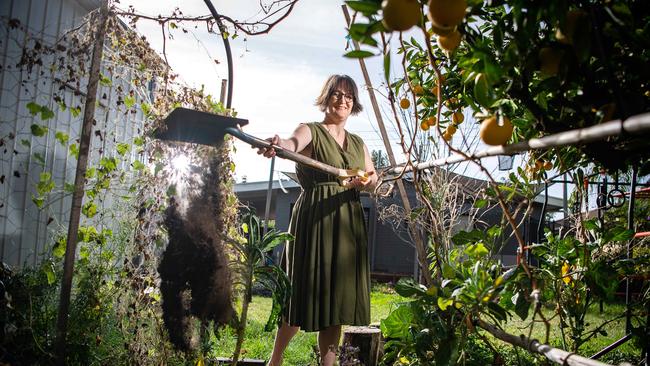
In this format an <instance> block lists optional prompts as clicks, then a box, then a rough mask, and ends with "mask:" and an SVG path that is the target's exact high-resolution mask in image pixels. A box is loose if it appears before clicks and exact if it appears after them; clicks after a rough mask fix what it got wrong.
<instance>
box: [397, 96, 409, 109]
mask: <svg viewBox="0 0 650 366" xmlns="http://www.w3.org/2000/svg"><path fill="white" fill-rule="evenodd" d="M399 106H400V107H402V109H408V108H409V107H410V106H411V101H410V100H408V99H406V98H402V100H400V101H399Z"/></svg>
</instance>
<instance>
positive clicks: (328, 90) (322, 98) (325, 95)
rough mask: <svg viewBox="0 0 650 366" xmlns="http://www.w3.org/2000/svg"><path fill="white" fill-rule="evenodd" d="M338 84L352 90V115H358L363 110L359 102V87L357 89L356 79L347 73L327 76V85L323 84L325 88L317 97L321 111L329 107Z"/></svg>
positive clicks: (317, 103) (317, 104)
mask: <svg viewBox="0 0 650 366" xmlns="http://www.w3.org/2000/svg"><path fill="white" fill-rule="evenodd" d="M337 86H343V87H344V88H346V89H349V90H350V91H352V97H353V101H352V115H356V114H358V113H359V112H361V111H362V110H363V106H362V105H361V103H359V89H357V84H356V83H355V82H354V80H353V79H352V78H351V77H349V76H347V75H332V76H330V77H329V78H327V81H326V82H325V85H323V90H321V92H320V95H319V96H318V98H316V104H315V105H316V106H318V109H320V110H321V112H325V110H326V109H327V104H328V103H329V101H330V98H331V97H332V93H334V92H335V91H336V87H337Z"/></svg>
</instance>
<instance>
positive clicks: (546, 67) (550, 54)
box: [539, 47, 564, 76]
mask: <svg viewBox="0 0 650 366" xmlns="http://www.w3.org/2000/svg"><path fill="white" fill-rule="evenodd" d="M563 53H564V52H563V51H562V50H559V49H556V48H552V47H544V48H542V49H541V50H539V70H540V71H541V72H542V74H544V75H547V76H555V75H557V73H558V71H559V70H560V63H561V61H562V55H563Z"/></svg>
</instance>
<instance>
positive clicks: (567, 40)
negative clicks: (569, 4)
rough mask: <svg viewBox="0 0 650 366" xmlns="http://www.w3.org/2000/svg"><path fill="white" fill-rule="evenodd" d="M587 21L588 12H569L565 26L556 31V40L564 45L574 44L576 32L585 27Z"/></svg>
mask: <svg viewBox="0 0 650 366" xmlns="http://www.w3.org/2000/svg"><path fill="white" fill-rule="evenodd" d="M586 21H587V12H585V11H584V10H582V9H573V10H569V12H568V13H567V14H566V19H565V21H564V24H562V25H560V26H559V27H558V28H557V29H556V30H555V38H556V39H557V41H558V42H560V43H564V44H573V41H574V40H575V37H574V35H575V34H576V30H579V29H580V28H584V27H585V25H586V24H585V22H586Z"/></svg>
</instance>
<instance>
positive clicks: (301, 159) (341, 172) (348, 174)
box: [225, 127, 368, 181]
mask: <svg viewBox="0 0 650 366" xmlns="http://www.w3.org/2000/svg"><path fill="white" fill-rule="evenodd" d="M225 132H226V133H227V134H230V135H232V136H235V137H236V138H238V139H240V140H241V141H243V142H245V143H247V144H249V145H251V146H253V147H256V148H258V149H261V148H267V149H269V148H271V149H273V150H275V154H276V156H279V157H281V158H283V159H287V160H291V161H294V162H296V163H300V164H303V165H306V166H308V167H310V168H313V169H316V170H319V171H321V172H324V173H327V174H330V175H333V176H335V177H337V178H338V179H340V180H341V181H345V180H347V179H349V178H354V177H359V178H362V179H367V178H368V174H367V173H366V172H365V171H363V170H361V169H340V168H335V167H333V166H331V165H327V164H325V163H322V162H320V161H318V160H314V159H312V158H308V157H306V156H304V155H301V154H298V153H296V152H293V151H289V150H287V149H284V148H282V147H280V146H277V145H273V144H272V143H271V142H269V141H267V140H262V139H260V138H257V137H255V136H251V135H249V134H247V133H245V132H244V131H242V130H240V129H238V128H234V127H227V128H226V129H225Z"/></svg>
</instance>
